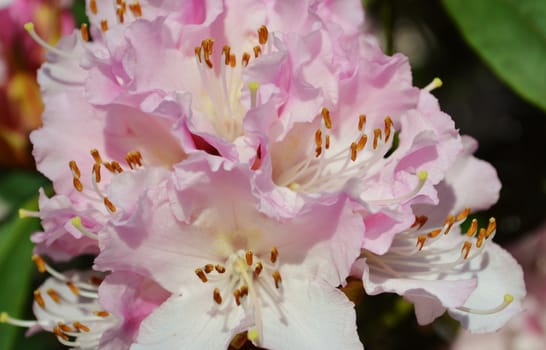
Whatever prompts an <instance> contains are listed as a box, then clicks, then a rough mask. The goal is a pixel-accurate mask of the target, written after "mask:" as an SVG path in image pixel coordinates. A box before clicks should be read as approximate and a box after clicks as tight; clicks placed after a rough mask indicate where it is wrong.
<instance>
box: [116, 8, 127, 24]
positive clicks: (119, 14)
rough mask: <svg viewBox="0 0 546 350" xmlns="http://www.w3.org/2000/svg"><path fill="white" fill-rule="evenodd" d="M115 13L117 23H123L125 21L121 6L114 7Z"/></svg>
mask: <svg viewBox="0 0 546 350" xmlns="http://www.w3.org/2000/svg"><path fill="white" fill-rule="evenodd" d="M116 15H117V16H118V20H119V23H121V24H123V22H125V10H124V9H123V7H121V8H117V9H116Z"/></svg>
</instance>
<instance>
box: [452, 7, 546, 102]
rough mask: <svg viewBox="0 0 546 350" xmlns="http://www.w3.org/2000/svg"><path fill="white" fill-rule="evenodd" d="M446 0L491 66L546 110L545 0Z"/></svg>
mask: <svg viewBox="0 0 546 350" xmlns="http://www.w3.org/2000/svg"><path fill="white" fill-rule="evenodd" d="M443 3H444V5H445V8H446V9H447V11H448V12H449V14H450V15H451V17H452V18H453V19H454V20H455V22H456V24H457V26H458V27H459V29H460V30H461V32H462V34H463V36H464V37H465V39H466V41H467V42H468V43H469V44H470V46H472V48H474V50H476V52H477V53H478V54H479V55H480V56H481V57H482V59H483V60H484V61H485V62H486V63H487V64H488V65H489V67H490V68H491V69H492V70H493V71H494V72H495V73H496V74H497V75H498V76H499V77H500V78H501V79H503V80H504V81H505V82H506V83H507V84H508V85H509V86H510V87H511V88H512V89H514V90H515V91H516V92H517V93H518V94H519V95H521V96H522V97H523V98H525V99H526V100H528V101H529V102H531V103H533V104H535V105H536V106H538V107H540V108H542V109H543V110H546V1H544V0H478V1H476V0H443Z"/></svg>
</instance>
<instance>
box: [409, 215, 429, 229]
mask: <svg viewBox="0 0 546 350" xmlns="http://www.w3.org/2000/svg"><path fill="white" fill-rule="evenodd" d="M427 221H428V217H426V216H425V215H420V216H416V217H415V222H414V223H413V225H412V226H411V227H417V228H421V227H423V226H424V225H425V224H426V223H427Z"/></svg>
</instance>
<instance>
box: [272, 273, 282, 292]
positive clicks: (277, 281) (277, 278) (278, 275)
mask: <svg viewBox="0 0 546 350" xmlns="http://www.w3.org/2000/svg"><path fill="white" fill-rule="evenodd" d="M272 276H273V280H274V281H275V288H279V286H280V283H281V281H282V278H281V273H280V272H279V271H275V272H273V274H272Z"/></svg>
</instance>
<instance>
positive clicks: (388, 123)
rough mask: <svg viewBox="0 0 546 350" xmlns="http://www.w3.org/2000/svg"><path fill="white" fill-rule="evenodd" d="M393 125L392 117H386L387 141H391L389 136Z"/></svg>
mask: <svg viewBox="0 0 546 350" xmlns="http://www.w3.org/2000/svg"><path fill="white" fill-rule="evenodd" d="M391 127H392V119H391V117H388V116H387V117H386V118H385V142H387V141H389V137H390V136H391Z"/></svg>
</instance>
